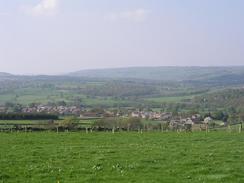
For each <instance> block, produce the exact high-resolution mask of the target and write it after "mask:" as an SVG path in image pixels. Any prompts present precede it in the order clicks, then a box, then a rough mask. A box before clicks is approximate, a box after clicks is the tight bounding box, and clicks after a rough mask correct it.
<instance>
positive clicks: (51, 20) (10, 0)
mask: <svg viewBox="0 0 244 183" xmlns="http://www.w3.org/2000/svg"><path fill="white" fill-rule="evenodd" d="M243 9H244V1H243V0H150V1H149V0H120V1H119V0H116V1H115V0H0V71H4V72H11V73H18V74H23V73H24V74H26V73H28V74H31V73H35V74H37V73H44V74H56V73H67V72H70V71H76V70H82V69H91V68H108V67H130V66H169V65H176V66H193V65H194V66H196V65H199V66H216V65H244V21H243V19H244V11H243Z"/></svg>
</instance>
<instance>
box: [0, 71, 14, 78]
mask: <svg viewBox="0 0 244 183" xmlns="http://www.w3.org/2000/svg"><path fill="white" fill-rule="evenodd" d="M6 76H12V74H9V73H6V72H0V77H6Z"/></svg>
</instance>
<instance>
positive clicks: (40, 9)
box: [24, 0, 58, 16]
mask: <svg viewBox="0 0 244 183" xmlns="http://www.w3.org/2000/svg"><path fill="white" fill-rule="evenodd" d="M57 9H58V0H41V1H40V3H38V4H37V5H35V6H29V7H25V8H24V11H25V12H26V13H27V14H30V15H33V16H40V15H55V14H56V13H57Z"/></svg>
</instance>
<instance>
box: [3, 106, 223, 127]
mask: <svg viewBox="0 0 244 183" xmlns="http://www.w3.org/2000/svg"><path fill="white" fill-rule="evenodd" d="M18 110H19V111H18V113H23V114H55V115H57V116H63V117H65V116H75V117H77V118H80V119H102V118H103V119H106V118H115V117H116V118H138V119H140V120H142V121H150V123H151V124H158V123H164V124H167V128H169V129H172V130H175V129H176V130H178V129H192V128H194V127H196V126H197V128H204V129H206V126H208V125H210V124H212V122H213V119H212V118H211V117H210V116H201V115H200V114H191V115H190V114H189V115H187V116H186V115H184V117H183V116H181V115H173V113H172V112H158V111H157V112H156V111H152V110H150V111H149V110H139V109H126V110H125V109H123V110H122V109H121V110H109V109H106V110H105V109H101V108H95V109H86V108H82V107H78V106H62V105H60V106H51V105H34V106H26V107H20V108H19V109H18ZM11 112H12V111H11V110H10V109H9V108H8V107H5V106H1V107H0V113H11ZM222 125H225V124H224V123H222Z"/></svg>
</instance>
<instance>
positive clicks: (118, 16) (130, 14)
mask: <svg viewBox="0 0 244 183" xmlns="http://www.w3.org/2000/svg"><path fill="white" fill-rule="evenodd" d="M148 13H149V11H148V10H145V9H142V8H141V9H136V10H133V11H122V12H117V13H110V14H107V15H106V16H105V20H108V21H118V20H127V21H133V22H143V21H144V20H145V19H146V18H147V15H148Z"/></svg>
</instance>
